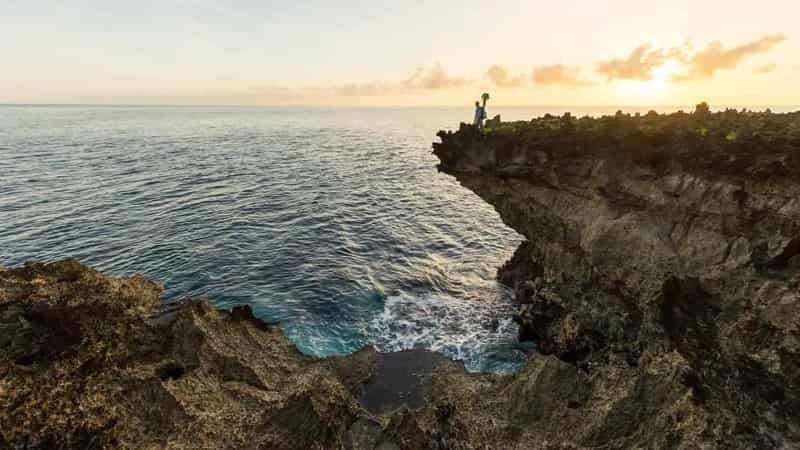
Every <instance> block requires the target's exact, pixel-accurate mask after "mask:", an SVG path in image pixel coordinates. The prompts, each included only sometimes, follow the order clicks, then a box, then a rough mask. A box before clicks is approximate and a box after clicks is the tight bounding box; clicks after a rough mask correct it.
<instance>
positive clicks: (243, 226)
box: [0, 106, 614, 372]
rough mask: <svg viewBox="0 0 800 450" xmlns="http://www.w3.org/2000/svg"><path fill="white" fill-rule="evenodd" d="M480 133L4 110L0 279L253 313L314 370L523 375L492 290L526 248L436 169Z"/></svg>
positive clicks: (370, 113)
mask: <svg viewBox="0 0 800 450" xmlns="http://www.w3.org/2000/svg"><path fill="white" fill-rule="evenodd" d="M613 110H614V109H613V108H609V109H605V110H600V112H604V111H609V112H613ZM547 111H548V110H542V109H539V110H527V109H505V110H504V109H499V110H496V111H495V110H490V111H489V113H490V115H491V114H495V113H501V114H503V116H504V118H509V119H526V118H530V117H532V116H534V115H539V114H541V113H543V112H547ZM562 111H563V110H558V109H553V110H552V111H549V112H553V113H560V112H562ZM590 112H594V113H596V112H598V111H597V110H593V111H590ZM469 117H471V111H470V110H469V109H468V108H465V109H298V108H294V109H287V108H284V109H274V108H234V107H219V108H207V107H202V108H201V107H89V106H85V107H84V106H74V107H67V106H58V107H55V106H54V107H47V106H36V107H29V106H3V107H0V174H2V175H1V176H2V182H1V183H0V216H1V218H2V223H3V226H2V228H0V264H2V265H6V266H8V265H18V264H21V263H23V262H24V261H27V260H44V261H52V260H56V259H60V258H64V257H68V256H71V257H77V258H78V259H80V260H81V261H82V262H84V263H86V264H89V265H92V266H94V267H96V268H98V269H100V270H102V271H104V272H107V273H109V274H114V275H129V274H133V273H142V274H144V275H145V276H147V277H149V278H151V279H154V280H158V281H161V282H163V283H164V285H165V291H164V296H163V298H164V300H166V301H169V300H176V299H178V298H182V297H185V296H199V295H207V296H208V297H209V299H210V300H211V301H212V302H213V303H214V304H215V305H217V306H219V307H223V308H227V307H230V306H232V305H234V304H237V303H247V304H250V305H252V306H253V308H254V310H255V312H256V314H257V315H259V316H260V317H263V318H264V319H267V320H280V321H281V322H282V327H283V329H284V331H285V333H286V334H287V335H288V336H289V337H290V338H291V339H292V340H293V341H294V342H295V343H297V345H298V346H299V348H300V349H301V350H302V351H304V352H306V353H310V354H314V355H323V356H324V355H337V354H346V353H349V352H352V351H355V350H357V349H359V348H361V347H363V346H364V345H367V344H374V345H376V346H377V347H378V348H379V349H381V350H385V351H389V350H400V349H407V348H412V347H415V346H417V347H424V348H428V349H432V350H435V351H439V352H441V353H443V354H445V355H447V356H449V357H451V358H453V359H457V360H461V361H464V363H465V364H466V366H467V367H468V368H469V369H470V370H476V371H478V370H479V371H497V372H508V371H513V370H515V369H517V368H519V367H520V366H521V365H522V364H524V362H525V360H526V353H525V350H526V346H524V345H521V344H520V343H518V342H517V339H516V327H515V325H514V324H513V322H512V321H511V316H512V314H513V310H514V309H513V306H512V303H511V298H510V296H509V293H508V292H507V290H505V289H504V288H503V287H502V286H499V285H498V284H497V283H496V282H495V281H494V275H495V271H496V269H497V267H499V266H500V265H501V264H502V263H503V262H504V261H505V260H506V259H507V258H508V257H510V256H511V254H512V252H513V250H514V249H515V247H516V246H517V245H518V243H519V242H520V240H521V237H520V236H519V235H517V234H516V233H515V232H514V231H513V230H510V229H509V228H507V227H506V226H504V225H503V224H502V222H501V221H500V218H499V217H498V215H497V213H496V212H495V211H494V210H493V209H492V207H491V206H489V205H487V204H485V203H484V202H483V201H482V200H480V199H479V198H478V197H476V196H475V195H474V194H472V193H471V192H470V191H468V190H466V189H465V188H463V187H461V186H460V185H459V184H458V183H457V182H455V180H454V179H453V178H451V177H449V176H446V175H443V174H438V173H437V172H436V168H435V166H436V163H437V160H436V158H435V157H434V156H433V155H431V153H430V152H431V142H432V141H434V140H435V139H436V138H435V134H436V131H437V130H439V129H441V128H454V127H457V126H458V123H459V121H461V120H467V119H469Z"/></svg>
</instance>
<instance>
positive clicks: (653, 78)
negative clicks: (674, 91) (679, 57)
mask: <svg viewBox="0 0 800 450" xmlns="http://www.w3.org/2000/svg"><path fill="white" fill-rule="evenodd" d="M684 71H685V67H684V65H683V64H681V63H680V62H678V61H676V60H673V59H670V60H667V61H666V62H664V63H663V64H661V65H660V66H657V67H654V68H653V69H652V70H651V71H650V74H649V76H650V78H649V79H647V80H618V81H617V85H618V86H619V90H620V93H621V95H622V96H623V98H625V99H626V101H627V102H629V103H650V102H654V101H665V100H668V96H669V94H670V91H671V88H672V86H673V84H674V81H673V78H674V77H675V75H677V74H679V73H682V72H684Z"/></svg>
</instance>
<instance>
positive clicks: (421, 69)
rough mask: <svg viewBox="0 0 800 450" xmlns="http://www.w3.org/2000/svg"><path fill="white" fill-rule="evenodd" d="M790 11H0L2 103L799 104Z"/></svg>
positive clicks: (57, 7) (600, 5)
mask: <svg viewBox="0 0 800 450" xmlns="http://www.w3.org/2000/svg"><path fill="white" fill-rule="evenodd" d="M798 25H800V2H798V1H797V0H761V1H753V0H727V1H703V0H692V1H686V0H671V1H669V2H667V1H662V2H653V1H644V0H638V1H632V0H631V1H629V0H604V1H596V0H595V1H581V0H575V1H572V2H563V1H558V2H556V1H546V0H540V1H531V0H527V1H503V0H495V1H486V0H480V1H474V0H459V1H435V0H426V1H416V0H392V1H384V0H370V1H348V0H338V1H330V0H327V1H316V0H306V1H296V0H295V1H275V0H231V1H227V0H158V1H155V0H138V1H135V2H133V1H129V0H103V1H88V0H72V1H63V0H0V30H2V32H1V34H2V36H3V38H2V39H0V103H48V104H53V103H77V104H95V103H100V104H208V105H353V106H388V105H391V106H455V105H469V104H471V103H472V102H473V101H474V99H475V98H476V97H478V96H479V95H480V93H481V92H484V91H486V92H490V93H491V94H492V101H493V102H495V104H496V105H520V106H522V105H537V106H555V105H559V106H573V105H574V106H586V105H631V106H634V105H635V106H647V105H693V104H695V103H698V102H699V101H707V102H709V103H710V104H712V106H713V105H720V106H721V105H725V106H750V105H752V106H759V105H761V106H764V105H800V89H798V85H799V83H798V81H800V58H798V55H800V31H797V30H799V29H800V26H798Z"/></svg>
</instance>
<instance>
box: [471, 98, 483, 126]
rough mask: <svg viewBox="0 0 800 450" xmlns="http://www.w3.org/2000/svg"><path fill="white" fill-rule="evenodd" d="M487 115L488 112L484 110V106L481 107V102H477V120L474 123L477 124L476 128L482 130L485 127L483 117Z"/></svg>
mask: <svg viewBox="0 0 800 450" xmlns="http://www.w3.org/2000/svg"><path fill="white" fill-rule="evenodd" d="M485 117H486V113H485V112H484V110H483V108H482V107H481V104H480V102H475V121H474V123H473V125H475V129H476V130H478V131H480V130H482V129H483V119H484V118H485Z"/></svg>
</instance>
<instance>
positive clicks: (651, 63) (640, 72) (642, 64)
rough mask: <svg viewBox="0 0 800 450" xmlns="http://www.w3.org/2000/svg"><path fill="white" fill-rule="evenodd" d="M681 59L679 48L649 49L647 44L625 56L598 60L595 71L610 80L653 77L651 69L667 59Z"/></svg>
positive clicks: (641, 79)
mask: <svg viewBox="0 0 800 450" xmlns="http://www.w3.org/2000/svg"><path fill="white" fill-rule="evenodd" d="M670 58H673V59H678V60H681V59H682V55H681V50H680V49H677V48H673V49H671V50H665V49H654V50H651V49H650V45H649V44H645V45H641V46H639V47H637V48H636V49H635V50H633V52H631V54H630V55H628V57H627V58H625V59H621V58H616V59H611V60H608V61H600V62H598V63H597V65H596V70H597V73H599V74H601V75H604V76H605V77H606V78H607V79H608V80H609V81H610V80H639V81H648V80H652V79H653V69H655V68H656V67H659V66H661V65H662V64H664V63H665V62H666V61H667V60H668V59H670Z"/></svg>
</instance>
